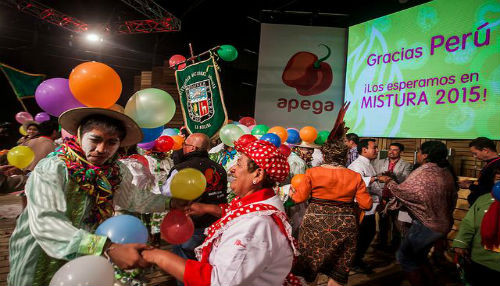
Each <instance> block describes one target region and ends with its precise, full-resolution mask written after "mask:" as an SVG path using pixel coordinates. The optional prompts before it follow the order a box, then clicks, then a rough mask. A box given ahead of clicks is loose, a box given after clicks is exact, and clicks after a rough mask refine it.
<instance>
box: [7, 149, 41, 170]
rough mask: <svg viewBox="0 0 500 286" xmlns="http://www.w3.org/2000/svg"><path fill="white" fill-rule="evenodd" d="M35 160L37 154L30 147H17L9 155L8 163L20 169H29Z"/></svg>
mask: <svg viewBox="0 0 500 286" xmlns="http://www.w3.org/2000/svg"><path fill="white" fill-rule="evenodd" d="M33 159H35V153H34V152H33V150H31V148H30V147H28V146H16V147H14V148H12V149H10V150H9V152H8V153H7V161H9V164H10V165H12V166H15V167H17V168H19V169H24V168H26V167H28V166H29V165H30V164H31V162H33Z"/></svg>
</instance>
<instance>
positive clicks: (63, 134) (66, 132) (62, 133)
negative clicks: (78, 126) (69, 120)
mask: <svg viewBox="0 0 500 286" xmlns="http://www.w3.org/2000/svg"><path fill="white" fill-rule="evenodd" d="M71 137H73V135H71V134H69V133H68V131H66V130H64V128H61V138H63V139H64V138H71Z"/></svg>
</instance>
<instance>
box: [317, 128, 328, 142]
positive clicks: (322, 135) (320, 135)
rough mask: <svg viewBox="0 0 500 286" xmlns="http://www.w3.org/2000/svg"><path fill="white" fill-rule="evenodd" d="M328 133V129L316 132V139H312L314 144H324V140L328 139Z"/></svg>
mask: <svg viewBox="0 0 500 286" xmlns="http://www.w3.org/2000/svg"><path fill="white" fill-rule="evenodd" d="M328 135H330V131H325V130H323V131H320V132H319V133H318V137H316V140H315V141H314V143H315V144H318V145H323V144H325V142H326V140H327V139H328Z"/></svg>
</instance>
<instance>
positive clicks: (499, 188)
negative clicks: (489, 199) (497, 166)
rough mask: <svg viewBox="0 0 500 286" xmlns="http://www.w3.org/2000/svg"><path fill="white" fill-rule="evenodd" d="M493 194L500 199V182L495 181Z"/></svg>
mask: <svg viewBox="0 0 500 286" xmlns="http://www.w3.org/2000/svg"><path fill="white" fill-rule="evenodd" d="M491 195H492V196H493V197H494V198H495V200H497V201H500V182H496V183H495V185H494V186H493V190H492V191H491Z"/></svg>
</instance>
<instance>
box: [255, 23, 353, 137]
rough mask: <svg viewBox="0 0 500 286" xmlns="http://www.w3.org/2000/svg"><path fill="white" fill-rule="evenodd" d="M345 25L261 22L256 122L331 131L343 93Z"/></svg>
mask: <svg viewBox="0 0 500 286" xmlns="http://www.w3.org/2000/svg"><path fill="white" fill-rule="evenodd" d="M345 39H346V29H339V28H329V27H308V26H292V25H274V24H262V26H261V36H260V51H259V72H258V80H257V97H256V102H255V119H256V120H257V123H258V124H266V125H268V126H276V125H280V126H284V127H296V128H301V127H303V126H306V125H311V126H314V127H316V128H317V129H318V130H331V128H332V126H333V124H334V122H335V119H336V117H337V113H338V111H339V108H340V107H341V106H342V102H343V93H344V83H345V79H344V75H345V57H346V54H345V53H346V51H345V46H346V41H345Z"/></svg>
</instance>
